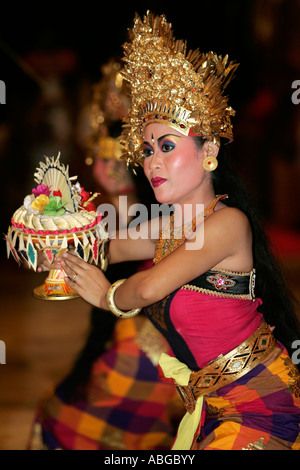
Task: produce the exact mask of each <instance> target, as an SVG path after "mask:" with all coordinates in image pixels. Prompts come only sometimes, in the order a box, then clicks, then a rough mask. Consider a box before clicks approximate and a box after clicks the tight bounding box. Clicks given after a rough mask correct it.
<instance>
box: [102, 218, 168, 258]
mask: <svg viewBox="0 0 300 470" xmlns="http://www.w3.org/2000/svg"><path fill="white" fill-rule="evenodd" d="M160 229H161V219H160V218H157V219H154V220H153V219H152V220H150V221H147V222H144V223H142V224H140V225H139V227H133V228H129V229H124V230H120V231H118V232H116V233H115V234H111V240H110V243H109V252H108V257H109V264H114V263H120V262H123V261H141V260H147V259H152V258H154V254H155V242H156V240H157V239H158V236H159V231H160Z"/></svg>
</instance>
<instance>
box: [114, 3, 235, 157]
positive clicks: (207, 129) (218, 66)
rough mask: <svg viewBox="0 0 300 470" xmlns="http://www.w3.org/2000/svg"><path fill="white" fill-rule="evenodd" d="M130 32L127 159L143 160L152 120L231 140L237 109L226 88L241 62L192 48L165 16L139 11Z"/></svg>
mask: <svg viewBox="0 0 300 470" xmlns="http://www.w3.org/2000/svg"><path fill="white" fill-rule="evenodd" d="M129 37H130V42H127V43H125V44H124V45H123V48H124V57H123V60H124V62H125V65H124V68H123V70H122V72H121V73H122V75H123V77H124V78H125V79H126V80H128V82H129V83H130V88H131V108H130V111H129V113H128V115H127V117H126V118H125V124H124V130H123V136H122V144H123V146H124V158H125V159H126V160H127V162H128V163H133V164H134V165H136V164H137V163H142V161H143V149H142V143H143V129H144V127H145V126H146V125H147V124H149V123H153V122H157V123H163V124H167V125H168V126H170V127H172V128H175V129H177V130H178V131H180V132H182V133H183V134H184V135H194V136H195V135H198V136H201V137H203V138H204V139H210V140H212V141H213V142H215V143H217V144H219V143H220V138H221V137H224V138H226V139H228V140H229V141H231V140H232V138H233V134H232V124H231V116H234V114H235V112H234V110H233V109H232V108H231V107H230V106H229V105H228V98H227V97H226V96H224V95H223V92H224V89H225V88H226V86H227V85H228V83H229V82H230V80H231V79H232V78H233V74H234V71H235V70H236V68H237V67H238V64H236V63H234V62H229V61H228V56H225V57H224V58H222V57H221V56H218V55H217V54H215V53H213V52H208V53H201V52H200V51H199V50H198V49H197V50H195V51H189V52H187V46H186V42H185V41H182V40H176V39H175V38H174V37H173V31H172V26H171V24H170V23H168V22H167V20H166V17H165V16H164V15H160V16H155V15H153V14H152V13H150V12H147V14H146V15H145V16H144V19H143V20H142V19H141V18H140V17H139V16H138V15H136V16H135V19H134V25H133V28H132V29H131V30H129Z"/></svg>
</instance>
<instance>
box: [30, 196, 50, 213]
mask: <svg viewBox="0 0 300 470" xmlns="http://www.w3.org/2000/svg"><path fill="white" fill-rule="evenodd" d="M47 204H49V197H48V196H47V195H46V194H39V196H37V197H36V198H35V199H34V200H33V201H32V203H31V208H32V209H33V210H34V211H38V214H42V213H43V209H44V207H45V206H47Z"/></svg>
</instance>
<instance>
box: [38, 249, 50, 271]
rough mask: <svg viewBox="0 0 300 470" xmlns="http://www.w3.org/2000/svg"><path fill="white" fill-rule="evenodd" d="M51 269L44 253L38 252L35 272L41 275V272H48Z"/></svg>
mask: <svg viewBox="0 0 300 470" xmlns="http://www.w3.org/2000/svg"><path fill="white" fill-rule="evenodd" d="M51 268H52V266H51V264H50V262H49V260H48V258H47V256H46V255H45V253H44V251H38V259H37V272H38V273H41V272H42V271H50V269H51Z"/></svg>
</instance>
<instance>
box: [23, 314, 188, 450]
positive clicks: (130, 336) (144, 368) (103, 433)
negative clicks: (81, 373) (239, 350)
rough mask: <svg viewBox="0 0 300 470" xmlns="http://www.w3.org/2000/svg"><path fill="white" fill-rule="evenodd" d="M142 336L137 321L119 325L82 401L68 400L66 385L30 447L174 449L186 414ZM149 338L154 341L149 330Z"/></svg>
mask: <svg viewBox="0 0 300 470" xmlns="http://www.w3.org/2000/svg"><path fill="white" fill-rule="evenodd" d="M144 321H145V322H147V323H149V322H148V320H147V319H146V318H145V319H144ZM149 325H150V323H149ZM151 328H153V327H152V325H151ZM153 334H155V335H157V332H156V330H155V329H154V328H153ZM138 337H139V331H138V328H137V321H136V319H135V318H132V319H124V320H120V321H118V322H117V324H116V327H115V331H114V338H113V345H112V347H110V348H109V349H108V350H107V351H106V352H105V353H104V354H103V355H102V356H101V357H100V358H99V359H98V360H97V361H96V362H95V363H94V364H93V368H92V373H91V377H90V380H89V382H88V384H87V386H86V387H85V389H84V390H83V393H82V395H81V398H78V399H77V400H76V401H65V400H64V387H63V383H62V384H61V385H60V386H59V387H58V388H57V390H56V392H55V394H53V395H52V396H50V397H49V398H48V399H46V400H45V401H44V402H43V403H42V404H41V406H40V409H39V412H38V416H37V419H36V422H35V425H34V430H33V436H32V438H31V442H30V445H29V447H30V449H37V448H44V449H49V450H52V449H66V450H76V449H77V450H149V449H154V450H155V449H157V450H163V449H170V447H171V445H172V441H173V439H174V435H175V433H176V427H177V424H178V420H180V419H181V416H182V414H184V412H185V410H184V408H183V406H182V404H181V402H180V399H179V398H178V396H177V392H176V391H175V389H174V387H173V386H172V385H170V384H165V383H163V382H162V381H161V380H160V379H159V377H158V369H157V366H156V365H153V363H152V362H151V361H150V359H149V357H148V355H147V354H146V353H145V352H144V351H142V350H141V349H140V347H139V344H138V340H137V339H138ZM147 337H148V338H149V340H150V342H152V341H151V334H150V337H149V331H148V330H147ZM152 339H153V343H152V344H154V345H155V344H157V338H152ZM158 355H159V354H158ZM177 413H178V418H177Z"/></svg>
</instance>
